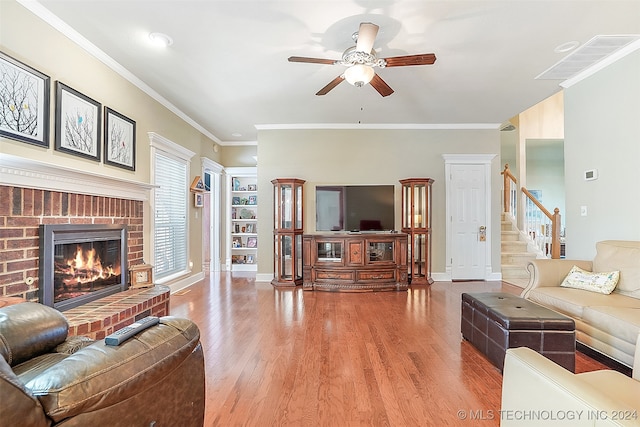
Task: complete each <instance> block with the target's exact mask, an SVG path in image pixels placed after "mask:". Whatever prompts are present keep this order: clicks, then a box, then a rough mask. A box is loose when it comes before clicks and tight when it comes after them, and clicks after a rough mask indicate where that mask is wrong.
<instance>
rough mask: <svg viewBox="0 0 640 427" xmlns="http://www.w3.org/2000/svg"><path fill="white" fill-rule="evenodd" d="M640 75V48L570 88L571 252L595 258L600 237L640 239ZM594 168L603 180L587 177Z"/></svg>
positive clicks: (567, 111) (568, 188) (566, 140)
mask: <svg viewBox="0 0 640 427" xmlns="http://www.w3.org/2000/svg"><path fill="white" fill-rule="evenodd" d="M638 76H640V50H636V51H635V52H634V53H632V54H630V55H628V56H626V57H625V58H622V59H621V60H619V61H618V62H616V63H614V64H611V65H609V66H607V67H605V68H604V69H603V70H601V71H599V72H598V73H596V74H594V75H592V76H590V77H588V78H587V79H585V80H583V81H581V82H579V83H577V84H575V85H574V86H571V87H569V88H567V89H565V95H564V105H565V138H564V150H565V153H564V157H565V189H566V218H567V219H566V226H567V257H570V258H581V259H591V258H593V256H594V255H595V242H597V241H599V240H605V239H621V240H640V173H639V172H638V165H640V78H639V77H638ZM589 169H598V172H599V178H598V179H597V180H595V181H585V180H584V178H583V174H584V171H586V170H589ZM581 206H586V207H587V216H581V215H580V207H581Z"/></svg>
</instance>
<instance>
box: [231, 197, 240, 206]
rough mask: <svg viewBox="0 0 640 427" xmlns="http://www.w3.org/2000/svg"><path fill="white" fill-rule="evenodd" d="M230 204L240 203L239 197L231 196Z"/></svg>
mask: <svg viewBox="0 0 640 427" xmlns="http://www.w3.org/2000/svg"><path fill="white" fill-rule="evenodd" d="M231 204H232V205H239V204H240V197H238V196H233V197H232V198H231Z"/></svg>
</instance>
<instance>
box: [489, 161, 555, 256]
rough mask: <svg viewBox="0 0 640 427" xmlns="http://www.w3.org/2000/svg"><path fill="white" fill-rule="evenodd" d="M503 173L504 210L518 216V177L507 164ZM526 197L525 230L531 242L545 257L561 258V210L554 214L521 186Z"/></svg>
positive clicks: (515, 216)
mask: <svg viewBox="0 0 640 427" xmlns="http://www.w3.org/2000/svg"><path fill="white" fill-rule="evenodd" d="M501 175H503V180H504V184H503V185H504V186H503V208H504V212H505V213H507V214H509V215H511V216H512V217H513V219H515V218H517V209H518V197H517V194H518V192H519V191H518V187H517V180H516V177H515V176H513V174H512V173H511V171H510V170H509V164H505V166H504V170H503V171H502V172H501ZM520 192H521V194H522V197H523V198H524V215H523V228H524V230H521V232H523V233H524V234H525V235H526V236H527V238H528V240H529V241H530V243H533V245H535V247H536V248H537V250H538V251H539V253H541V254H542V255H543V256H544V257H547V258H553V259H558V258H560V227H561V222H560V219H561V215H560V210H559V209H558V208H555V209H554V210H553V214H552V213H551V212H549V211H548V210H547V209H546V208H545V207H544V206H543V205H542V203H540V201H539V200H538V199H537V198H536V197H535V196H534V195H533V194H531V192H529V190H527V189H526V188H525V187H522V188H520Z"/></svg>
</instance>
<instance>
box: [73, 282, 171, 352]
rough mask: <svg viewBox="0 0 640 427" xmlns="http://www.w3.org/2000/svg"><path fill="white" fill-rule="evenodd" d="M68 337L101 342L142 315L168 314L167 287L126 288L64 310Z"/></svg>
mask: <svg viewBox="0 0 640 427" xmlns="http://www.w3.org/2000/svg"><path fill="white" fill-rule="evenodd" d="M62 314H64V316H65V317H66V318H67V321H68V322H69V335H72V336H76V335H81V336H85V337H89V338H92V339H96V340H99V339H103V338H104V337H105V336H107V335H109V334H111V333H112V332H114V331H117V330H118V329H120V328H122V327H124V326H127V325H130V324H132V323H133V322H135V321H136V320H139V319H141V318H143V317H146V316H158V317H160V316H167V315H169V288H168V287H167V286H161V285H156V286H154V287H152V288H143V289H129V290H127V291H124V292H118V293H117V294H114V295H109V296H107V297H104V298H101V299H99V300H96V301H92V302H89V303H87V304H83V305H82V306H80V307H76V308H72V309H71V310H67V311H64V312H63V313H62Z"/></svg>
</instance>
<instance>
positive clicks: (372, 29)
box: [356, 22, 380, 53]
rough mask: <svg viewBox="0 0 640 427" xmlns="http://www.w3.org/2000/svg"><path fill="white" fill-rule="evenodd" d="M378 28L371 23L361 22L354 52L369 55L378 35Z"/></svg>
mask: <svg viewBox="0 0 640 427" xmlns="http://www.w3.org/2000/svg"><path fill="white" fill-rule="evenodd" d="M379 28H380V27H378V26H377V25H376V24H372V23H371V22H362V23H361V24H360V29H359V30H358V41H357V42H356V50H357V51H358V52H366V53H370V52H371V49H373V42H375V41H376V36H377V35H378V29H379Z"/></svg>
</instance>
